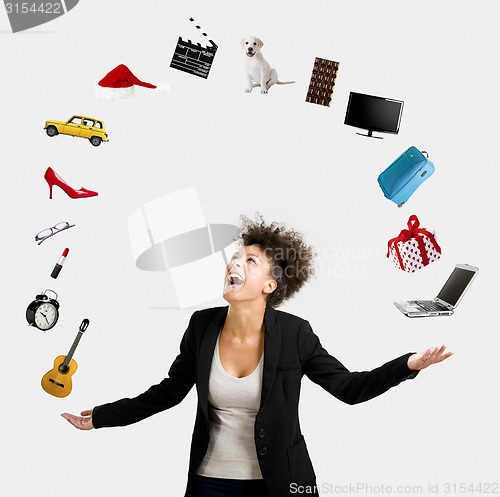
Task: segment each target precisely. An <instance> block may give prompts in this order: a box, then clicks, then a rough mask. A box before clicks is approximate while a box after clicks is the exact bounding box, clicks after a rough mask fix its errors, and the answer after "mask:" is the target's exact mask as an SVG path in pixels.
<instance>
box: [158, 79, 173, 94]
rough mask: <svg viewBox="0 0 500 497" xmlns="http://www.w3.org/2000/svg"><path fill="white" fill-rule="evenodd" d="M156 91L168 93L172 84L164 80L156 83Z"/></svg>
mask: <svg viewBox="0 0 500 497" xmlns="http://www.w3.org/2000/svg"><path fill="white" fill-rule="evenodd" d="M155 91H157V92H158V93H163V94H165V93H168V92H169V91H170V85H169V84H168V83H165V82H162V83H158V84H157V85H156V88H155Z"/></svg>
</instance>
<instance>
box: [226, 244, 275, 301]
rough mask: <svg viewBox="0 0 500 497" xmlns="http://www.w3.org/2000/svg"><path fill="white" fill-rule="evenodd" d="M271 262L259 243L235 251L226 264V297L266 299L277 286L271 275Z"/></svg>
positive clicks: (231, 299) (231, 298) (237, 299)
mask: <svg viewBox="0 0 500 497" xmlns="http://www.w3.org/2000/svg"><path fill="white" fill-rule="evenodd" d="M270 273H271V264H270V262H269V260H268V258H267V256H266V254H265V252H264V251H263V250H262V249H261V248H260V247H259V246H257V245H247V246H245V247H242V248H241V249H240V250H239V251H238V252H235V253H234V254H233V256H232V257H231V260H230V261H229V263H228V265H227V266H226V273H225V276H224V295H223V296H224V299H225V300H226V301H227V302H229V303H231V302H241V301H254V300H258V299H262V300H264V301H265V299H266V297H267V295H268V294H269V293H271V292H273V291H274V289H275V288H276V281H275V280H274V279H273V278H272V277H271V276H270Z"/></svg>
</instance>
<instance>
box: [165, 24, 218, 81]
mask: <svg viewBox="0 0 500 497" xmlns="http://www.w3.org/2000/svg"><path fill="white" fill-rule="evenodd" d="M189 20H190V21H191V22H195V21H194V19H193V18H192V17H191V18H190V19H189ZM195 26H196V29H200V30H201V26H199V25H198V24H196V25H195ZM202 35H203V36H205V37H208V35H207V33H205V32H202ZM208 42H209V43H210V45H211V46H206V47H202V46H201V44H200V43H196V44H194V43H193V42H192V41H191V40H189V39H188V40H187V41H185V40H183V39H182V38H181V37H180V36H179V39H178V41H177V46H176V48H175V52H174V55H173V57H172V61H171V62H170V67H172V68H173V69H178V70H179V71H183V72H187V73H189V74H192V75H194V76H199V77H201V78H205V79H207V78H208V73H209V72H210V68H211V67H212V62H213V60H214V57H215V52H216V51H217V48H218V47H217V45H216V44H215V43H214V41H213V40H210V39H209V40H208Z"/></svg>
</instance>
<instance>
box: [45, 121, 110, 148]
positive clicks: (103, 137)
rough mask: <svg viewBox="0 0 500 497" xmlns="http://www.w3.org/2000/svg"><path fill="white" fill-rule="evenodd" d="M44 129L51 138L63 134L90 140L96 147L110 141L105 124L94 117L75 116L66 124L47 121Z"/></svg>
mask: <svg viewBox="0 0 500 497" xmlns="http://www.w3.org/2000/svg"><path fill="white" fill-rule="evenodd" d="M43 129H45V130H46V131H47V134H48V135H49V136H56V135H59V134H61V135H71V136H79V137H80V138H88V139H89V141H90V143H92V145H94V147H98V146H99V145H100V144H101V142H107V141H109V140H108V135H107V133H106V128H105V127H104V123H103V122H102V121H99V120H98V119H94V118H93V117H85V116H73V117H71V118H70V119H68V120H67V121H66V122H63V121H46V122H45V127H44V128H43Z"/></svg>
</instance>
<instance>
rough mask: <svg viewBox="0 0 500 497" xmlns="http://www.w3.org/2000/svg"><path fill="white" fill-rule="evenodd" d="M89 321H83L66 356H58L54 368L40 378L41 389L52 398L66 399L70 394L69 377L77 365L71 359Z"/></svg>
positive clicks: (70, 384)
mask: <svg viewBox="0 0 500 497" xmlns="http://www.w3.org/2000/svg"><path fill="white" fill-rule="evenodd" d="M89 323H90V321H89V320H88V319H84V320H83V321H82V324H81V325H80V329H79V330H78V333H77V334H76V338H75V341H74V342H73V345H72V346H71V349H70V350H69V353H68V355H67V356H64V355H60V356H58V357H56V359H55V361H54V368H53V369H51V370H50V371H49V372H48V373H47V374H45V375H44V376H43V378H42V388H43V389H44V390H45V391H46V392H47V393H50V395H53V396H54V397H67V396H68V395H69V394H70V393H71V388H72V383H71V376H73V374H74V372H75V371H76V370H77V368H78V365H77V364H76V361H75V360H74V359H73V354H74V353H75V350H76V347H77V346H78V343H79V342H80V338H81V337H82V335H83V333H84V331H85V330H86V329H87V327H88V325H89Z"/></svg>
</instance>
